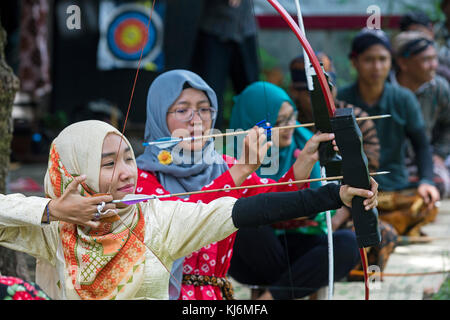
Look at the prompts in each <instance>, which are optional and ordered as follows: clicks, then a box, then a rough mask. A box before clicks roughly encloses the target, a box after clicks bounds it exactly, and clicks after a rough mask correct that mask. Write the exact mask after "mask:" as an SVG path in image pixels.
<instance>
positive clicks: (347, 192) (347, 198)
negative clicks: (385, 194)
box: [339, 177, 378, 211]
mask: <svg viewBox="0 0 450 320" xmlns="http://www.w3.org/2000/svg"><path fill="white" fill-rule="evenodd" d="M339 196H340V197H341V200H342V202H343V203H344V204H345V205H346V206H347V207H350V208H351V207H352V199H353V197H354V196H359V197H363V198H367V199H366V200H364V202H363V204H364V206H365V207H364V209H365V210H366V211H369V210H371V209H373V208H375V207H376V206H377V205H378V199H377V197H378V183H377V182H376V181H375V179H373V178H372V177H371V178H370V191H369V190H365V189H359V188H353V187H350V186H348V185H343V186H341V189H340V190H339Z"/></svg>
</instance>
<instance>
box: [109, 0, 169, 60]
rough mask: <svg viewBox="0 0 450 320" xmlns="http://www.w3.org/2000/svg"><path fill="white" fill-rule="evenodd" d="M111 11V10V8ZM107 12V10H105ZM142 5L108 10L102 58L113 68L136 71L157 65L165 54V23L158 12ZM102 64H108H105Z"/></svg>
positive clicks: (123, 6)
mask: <svg viewBox="0 0 450 320" xmlns="http://www.w3.org/2000/svg"><path fill="white" fill-rule="evenodd" d="M108 9H111V8H108ZM105 11H106V10H105ZM150 11H151V9H150V8H148V7H145V6H142V5H139V4H122V5H119V6H116V7H115V8H114V10H108V14H107V18H106V19H105V23H104V30H103V44H102V49H103V51H107V52H103V55H102V57H103V58H105V57H106V58H107V61H110V62H111V63H109V64H113V65H114V67H136V64H137V62H138V61H139V59H140V57H141V53H142V64H143V65H145V64H146V63H151V62H154V60H155V59H157V58H158V56H159V55H161V53H162V42H163V22H162V19H161V17H160V15H159V14H158V12H157V10H156V9H155V10H153V12H152V13H151V14H152V16H151V21H150V26H149V25H148V23H149V19H150ZM101 64H106V61H103V63H101Z"/></svg>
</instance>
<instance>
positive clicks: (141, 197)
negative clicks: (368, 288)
mask: <svg viewBox="0 0 450 320" xmlns="http://www.w3.org/2000/svg"><path fill="white" fill-rule="evenodd" d="M388 173H390V172H389V171H380V172H373V173H370V175H371V176H379V175H383V174H388ZM343 178H344V176H335V177H326V178H315V179H304V180H294V181H286V182H275V183H267V184H258V185H250V186H240V187H234V188H231V187H230V188H221V189H210V190H199V191H191V192H180V193H171V194H163V195H154V194H150V195H149V194H127V195H126V196H125V197H123V198H122V199H119V200H113V201H112V203H124V204H127V205H132V204H136V203H139V202H142V201H147V200H152V199H161V198H171V197H180V196H190V195H193V194H201V193H213V192H220V191H232V190H242V189H254V188H261V187H272V186H283V185H290V184H299V183H307V182H315V181H336V180H342V179H343Z"/></svg>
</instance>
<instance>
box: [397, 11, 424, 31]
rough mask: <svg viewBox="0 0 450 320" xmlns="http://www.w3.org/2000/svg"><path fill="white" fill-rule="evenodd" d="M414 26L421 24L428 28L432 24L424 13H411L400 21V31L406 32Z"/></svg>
mask: <svg viewBox="0 0 450 320" xmlns="http://www.w3.org/2000/svg"><path fill="white" fill-rule="evenodd" d="M412 24H420V25H422V26H425V27H427V28H428V27H429V26H430V24H431V20H430V18H428V16H427V15H426V14H425V13H424V12H422V11H413V12H409V13H407V14H405V15H404V16H403V17H402V18H401V19H400V30H402V31H406V30H408V27H409V26H410V25H412Z"/></svg>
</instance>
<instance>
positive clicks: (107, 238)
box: [44, 120, 145, 299]
mask: <svg viewBox="0 0 450 320" xmlns="http://www.w3.org/2000/svg"><path fill="white" fill-rule="evenodd" d="M109 133H114V134H118V135H120V132H119V131H117V130H116V129H115V128H113V127H112V126H110V125H109V124H107V123H104V122H101V121H93V120H91V121H82V122H78V123H75V124H73V125H70V126H68V127H67V128H65V129H64V130H63V131H62V132H61V133H60V134H59V135H58V137H56V138H55V140H54V141H53V143H52V145H51V149H50V157H49V162H48V169H47V172H46V175H45V182H44V185H45V192H46V195H47V196H48V197H50V198H52V199H55V198H58V197H60V196H61V195H62V193H63V192H64V190H65V189H66V188H67V186H68V184H69V183H70V182H71V181H72V180H73V178H74V177H75V176H78V175H82V174H86V176H87V179H86V181H85V183H83V184H82V186H80V187H79V191H80V194H81V195H84V196H88V197H89V196H93V195H95V194H96V193H97V192H98V190H99V176H100V163H101V153H102V147H103V141H104V139H105V137H106V136H107V135H108V134H109ZM124 143H126V144H127V145H128V146H130V143H129V142H128V140H127V139H126V138H125V137H124ZM131 150H132V149H131ZM133 158H134V154H133ZM119 216H120V217H121V220H122V221H123V222H124V223H125V224H126V225H127V226H128V227H129V228H131V229H132V230H133V233H134V234H135V235H137V236H138V237H139V238H140V239H142V240H143V239H144V224H145V222H144V218H143V216H142V213H141V210H140V207H139V206H129V207H127V208H125V209H121V210H119ZM59 230H60V237H61V243H62V247H63V252H64V259H65V264H66V270H65V271H66V275H65V278H66V279H70V280H71V281H66V285H67V284H68V283H69V284H72V285H73V286H74V288H75V290H76V292H77V294H78V295H79V298H81V299H120V298H126V297H130V296H133V294H134V293H135V292H136V291H137V290H138V289H139V287H140V284H141V282H142V278H143V269H144V268H143V265H144V254H145V246H144V245H143V244H142V243H141V242H140V241H139V240H138V239H137V238H136V236H135V235H134V234H133V233H130V232H129V230H128V229H127V228H126V227H125V226H123V224H122V223H121V222H120V221H115V222H103V223H101V225H100V227H99V228H97V229H91V228H88V227H82V226H78V225H74V224H71V223H66V222H59ZM74 298H77V297H74Z"/></svg>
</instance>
